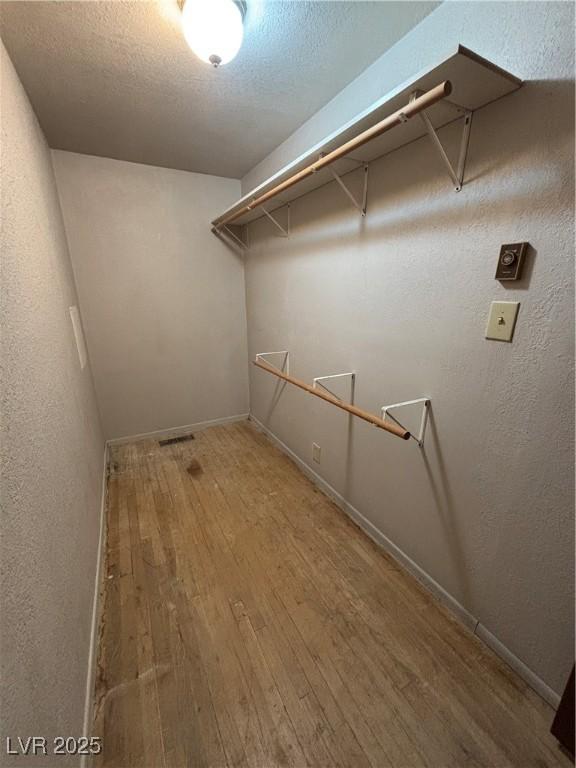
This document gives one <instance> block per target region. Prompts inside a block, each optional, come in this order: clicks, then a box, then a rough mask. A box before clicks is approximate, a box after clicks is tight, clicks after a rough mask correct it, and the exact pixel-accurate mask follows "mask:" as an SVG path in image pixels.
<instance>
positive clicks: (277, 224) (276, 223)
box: [260, 205, 290, 237]
mask: <svg viewBox="0 0 576 768" xmlns="http://www.w3.org/2000/svg"><path fill="white" fill-rule="evenodd" d="M286 208H287V213H286V216H287V223H286V228H284V227H283V226H282V224H280V222H279V221H278V219H276V218H275V217H274V216H273V215H272V214H271V213H269V212H268V211H267V210H266V208H264V206H263V205H261V206H260V210H261V211H262V213H263V214H265V215H266V216H267V217H268V218H269V219H270V221H271V222H272V224H274V226H275V227H276V228H277V229H279V230H280V233H281V234H282V237H290V206H289V205H287V206H286Z"/></svg>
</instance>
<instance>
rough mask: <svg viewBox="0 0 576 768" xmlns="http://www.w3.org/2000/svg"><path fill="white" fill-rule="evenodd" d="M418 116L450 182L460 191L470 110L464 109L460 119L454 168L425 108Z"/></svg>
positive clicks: (462, 180)
mask: <svg viewBox="0 0 576 768" xmlns="http://www.w3.org/2000/svg"><path fill="white" fill-rule="evenodd" d="M419 117H420V119H421V120H422V122H423V124H424V127H425V128H426V132H427V133H428V136H430V139H431V141H432V144H433V145H434V146H435V147H436V150H437V151H438V154H439V155H440V158H441V160H442V162H443V163H444V165H445V166H446V170H447V171H448V175H449V176H450V178H451V179H452V183H453V184H454V189H455V191H456V192H460V190H461V189H462V185H463V183H464V171H465V168H466V157H467V155H468V144H469V142H470V128H471V126H472V112H471V111H470V110H464V115H463V117H462V120H463V124H462V137H461V139H460V151H459V153H458V165H457V167H456V169H454V166H453V165H452V163H451V162H450V158H449V157H448V155H447V153H446V150H445V149H444V146H443V144H442V142H441V141H440V137H439V136H438V133H437V132H436V129H435V128H434V126H433V125H432V122H431V120H430V118H429V117H428V115H427V114H426V110H423V111H422V112H420V113H419Z"/></svg>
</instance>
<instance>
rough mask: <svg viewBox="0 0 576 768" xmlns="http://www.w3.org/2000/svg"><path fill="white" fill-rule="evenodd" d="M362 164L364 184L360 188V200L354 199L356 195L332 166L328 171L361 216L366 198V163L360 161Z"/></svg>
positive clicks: (364, 212)
mask: <svg viewBox="0 0 576 768" xmlns="http://www.w3.org/2000/svg"><path fill="white" fill-rule="evenodd" d="M362 166H363V167H364V186H363V189H362V200H361V201H359V200H357V199H356V196H355V195H354V194H353V193H352V192H351V191H350V190H349V189H348V187H347V186H346V184H345V183H344V181H343V180H342V177H341V176H340V175H339V174H338V173H336V171H335V170H334V168H330V169H329V170H330V173H331V174H332V176H333V177H334V180H335V181H336V182H337V183H338V185H339V186H340V189H341V190H342V191H343V192H344V194H345V195H346V197H347V198H348V199H349V200H350V201H351V202H352V205H353V206H354V208H356V210H358V211H360V213H361V214H362V216H366V203H367V199H368V163H362Z"/></svg>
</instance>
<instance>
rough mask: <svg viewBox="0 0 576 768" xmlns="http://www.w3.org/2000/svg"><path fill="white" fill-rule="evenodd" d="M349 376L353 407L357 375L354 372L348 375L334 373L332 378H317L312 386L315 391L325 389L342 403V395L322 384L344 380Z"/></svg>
mask: <svg viewBox="0 0 576 768" xmlns="http://www.w3.org/2000/svg"><path fill="white" fill-rule="evenodd" d="M347 376H349V377H350V404H351V405H352V404H353V403H354V386H355V384H356V373H355V372H354V371H349V372H348V373H333V374H331V375H330V376H316V378H315V379H314V380H313V382H312V386H313V388H314V389H317V388H318V387H322V389H325V390H326V392H329V393H330V394H331V395H332V396H333V397H335V398H336V399H337V400H340V401H342V398H341V397H340V395H337V394H336V393H335V392H333V391H332V390H331V389H330V388H329V387H327V386H326V385H325V384H323V383H322V382H323V381H326V380H327V379H343V378H345V377H347Z"/></svg>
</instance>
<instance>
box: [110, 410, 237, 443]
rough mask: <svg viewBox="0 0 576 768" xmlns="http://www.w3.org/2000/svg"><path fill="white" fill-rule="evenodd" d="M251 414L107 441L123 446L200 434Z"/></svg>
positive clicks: (225, 417)
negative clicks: (201, 431)
mask: <svg viewBox="0 0 576 768" xmlns="http://www.w3.org/2000/svg"><path fill="white" fill-rule="evenodd" d="M249 415H250V414H248V413H239V414H237V415H236V416H223V417H222V418H220V419H211V420H210V421H199V422H197V423H196V424H186V425H185V426H182V427H168V429H157V430H155V431H154V432H140V433H139V434H137V435H126V436H125V437H113V438H111V439H110V440H108V441H107V444H108V445H123V444H124V443H132V442H133V441H134V440H146V439H147V438H151V437H152V438H155V439H157V438H162V437H177V436H178V435H185V434H186V433H187V432H199V431H200V430H201V429H206V428H207V427H216V426H218V425H219V424H232V423H233V422H235V421H246V419H247V418H248V417H249Z"/></svg>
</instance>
